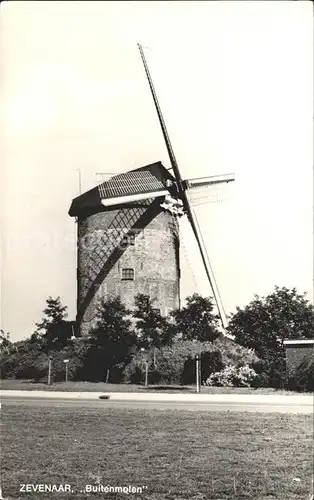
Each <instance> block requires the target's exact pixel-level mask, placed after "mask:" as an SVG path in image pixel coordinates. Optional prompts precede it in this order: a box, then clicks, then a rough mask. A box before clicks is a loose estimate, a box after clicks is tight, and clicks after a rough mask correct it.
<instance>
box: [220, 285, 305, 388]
mask: <svg viewBox="0 0 314 500" xmlns="http://www.w3.org/2000/svg"><path fill="white" fill-rule="evenodd" d="M228 331H229V333H230V334H232V335H234V337H235V341H236V342H237V343H239V344H241V345H243V346H245V347H249V348H252V349H254V350H255V352H256V354H257V356H258V357H259V358H260V359H261V362H260V363H259V371H260V373H263V374H264V376H265V380H264V382H266V383H268V384H270V385H274V386H280V385H282V384H283V378H284V373H285V351H284V346H283V341H284V339H293V338H298V339H301V338H310V337H312V336H313V331H314V308H313V306H312V305H311V304H310V303H309V301H308V300H306V298H305V294H298V293H297V291H296V289H295V288H293V289H292V290H289V289H288V288H285V287H283V288H280V287H278V286H276V287H275V291H274V292H273V293H271V294H270V295H268V296H266V297H259V296H258V295H255V296H254V300H252V301H251V302H250V303H249V304H248V305H247V306H245V307H244V308H240V307H238V308H237V311H236V313H235V314H233V315H232V317H231V319H230V321H229V327H228Z"/></svg>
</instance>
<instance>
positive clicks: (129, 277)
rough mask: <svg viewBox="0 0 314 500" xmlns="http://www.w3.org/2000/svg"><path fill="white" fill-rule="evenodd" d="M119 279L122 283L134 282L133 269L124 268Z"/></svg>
mask: <svg viewBox="0 0 314 500" xmlns="http://www.w3.org/2000/svg"><path fill="white" fill-rule="evenodd" d="M121 279H122V280H123V281H133V280H134V269H133V268H131V267H125V268H124V269H122V272H121Z"/></svg>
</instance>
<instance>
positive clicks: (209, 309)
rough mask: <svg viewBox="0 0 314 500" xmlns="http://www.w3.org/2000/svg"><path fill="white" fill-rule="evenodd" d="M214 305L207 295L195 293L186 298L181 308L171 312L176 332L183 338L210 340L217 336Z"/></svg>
mask: <svg viewBox="0 0 314 500" xmlns="http://www.w3.org/2000/svg"><path fill="white" fill-rule="evenodd" d="M213 309H214V305H213V302H212V299H211V298H209V297H202V296H201V295H198V294H197V293H194V294H193V295H192V296H190V297H187V298H186V305H185V306H184V307H183V308H182V309H177V310H175V311H173V312H172V316H173V318H174V320H175V324H176V330H177V333H181V334H182V339H183V340H198V341H200V342H211V341H213V340H215V339H216V338H217V337H219V335H220V333H219V330H218V316H217V315H215V314H214V312H213Z"/></svg>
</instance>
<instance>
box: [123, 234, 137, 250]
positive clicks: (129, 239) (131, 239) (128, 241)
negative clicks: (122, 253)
mask: <svg viewBox="0 0 314 500" xmlns="http://www.w3.org/2000/svg"><path fill="white" fill-rule="evenodd" d="M134 245H135V234H134V233H130V234H125V235H124V236H123V238H122V241H121V246H122V247H123V248H125V247H127V246H132V247H134Z"/></svg>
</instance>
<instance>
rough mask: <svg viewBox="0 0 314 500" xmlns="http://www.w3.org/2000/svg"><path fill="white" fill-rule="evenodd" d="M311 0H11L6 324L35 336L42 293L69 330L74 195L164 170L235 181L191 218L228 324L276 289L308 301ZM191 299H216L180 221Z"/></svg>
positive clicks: (5, 20) (3, 89)
mask: <svg viewBox="0 0 314 500" xmlns="http://www.w3.org/2000/svg"><path fill="white" fill-rule="evenodd" d="M312 17H313V16H312V3H311V2H307V1H302V2H290V1H288V2H285V1H281V2H262V1H261V2H249V1H246V2H242V1H241V2H240V1H239V2H237V1H233V2H223V1H220V2H206V1H204V2H198V1H193V2H192V1H186V2H180V1H175V2H171V1H167V2H162V1H158V2H145V1H143V2H142V1H141V2H132V1H129V2H119V1H115V2H107V1H106V2H101V1H99V2H98V1H97V2H92V1H89V2H87V1H85V2H75V1H71V2H67V1H62V2H58V1H53V2H49V1H44V2H41V1H36V2H28V1H23V2H2V4H1V11H0V72H1V81H0V106H1V118H0V120H1V121H0V150H1V187H0V189H1V192H0V200H1V201H0V203H1V328H3V329H4V330H5V331H9V332H10V334H11V339H12V340H14V341H15V340H19V339H22V338H25V337H27V336H29V335H30V334H31V333H32V332H33V330H34V325H35V322H37V321H39V320H40V318H41V315H42V311H43V309H44V307H45V300H46V298H47V297H48V296H53V297H56V296H60V297H61V299H62V301H63V303H64V304H66V305H67V306H68V308H69V318H70V319H74V317H75V313H76V311H75V307H76V225H75V223H74V220H73V219H72V218H70V217H69V215H68V210H69V206H70V203H71V200H72V198H74V197H76V196H77V195H78V194H79V170H80V172H81V183H82V191H86V190H88V189H90V188H92V187H93V186H95V185H96V184H97V183H99V179H100V177H99V176H97V175H96V173H97V172H105V173H106V172H107V173H121V172H124V171H126V170H129V169H134V168H137V167H141V166H143V165H146V164H149V163H153V162H155V161H159V160H160V161H162V162H163V164H164V165H165V166H166V167H169V166H170V165H169V159H168V156H167V151H166V148H165V145H164V142H163V138H162V134H161V131H160V128H159V124H158V121H157V117H156V112H155V109H154V106H153V102H152V98H151V95H150V91H149V87H148V83H147V80H146V77H145V74H144V70H143V66H142V63H141V59H140V55H139V52H138V49H137V45H136V44H137V42H140V43H142V44H143V45H144V46H145V47H147V49H145V52H146V56H147V61H148V64H149V67H150V70H151V73H152V77H153V79H154V83H155V87H156V90H157V93H158V97H159V100H160V105H161V107H162V110H163V113H164V117H165V120H166V123H167V128H168V131H169V134H170V137H171V141H172V145H173V148H174V151H175V154H176V157H177V161H178V163H179V166H180V169H181V171H182V176H183V177H184V178H194V177H202V176H208V175H216V174H224V173H230V172H233V173H235V176H236V181H235V182H234V183H232V184H230V185H229V187H228V193H227V196H226V197H225V198H224V190H223V189H222V190H221V194H222V200H221V201H220V202H218V203H214V202H211V203H208V204H205V205H199V206H197V207H196V208H195V211H196V214H197V217H198V220H199V224H200V227H201V230H202V234H203V237H204V240H205V243H206V247H207V250H208V253H209V256H210V259H211V264H212V266H213V269H214V272H215V276H216V280H217V282H218V286H219V289H220V293H221V296H222V299H223V302H224V305H225V309H226V311H227V313H232V312H234V311H235V309H236V306H243V305H245V304H247V303H248V302H249V301H250V300H252V298H253V296H254V294H259V295H265V294H268V293H271V292H272V291H273V290H274V286H275V285H279V286H287V287H289V288H291V287H296V288H297V289H298V291H299V292H307V294H308V298H309V300H313V146H312V144H313V48H312V47H313V20H312ZM180 224H181V242H182V249H181V258H182V283H181V284H182V295H183V296H187V295H190V294H191V293H193V292H195V291H196V292H198V293H202V294H204V295H209V294H210V289H209V285H208V283H207V281H206V277H205V273H204V269H203V267H202V262H201V259H200V256H199V253H198V251H197V248H196V244H195V241H194V240H193V237H192V235H191V229H190V227H189V226H188V223H187V221H182V222H181V223H180Z"/></svg>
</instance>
